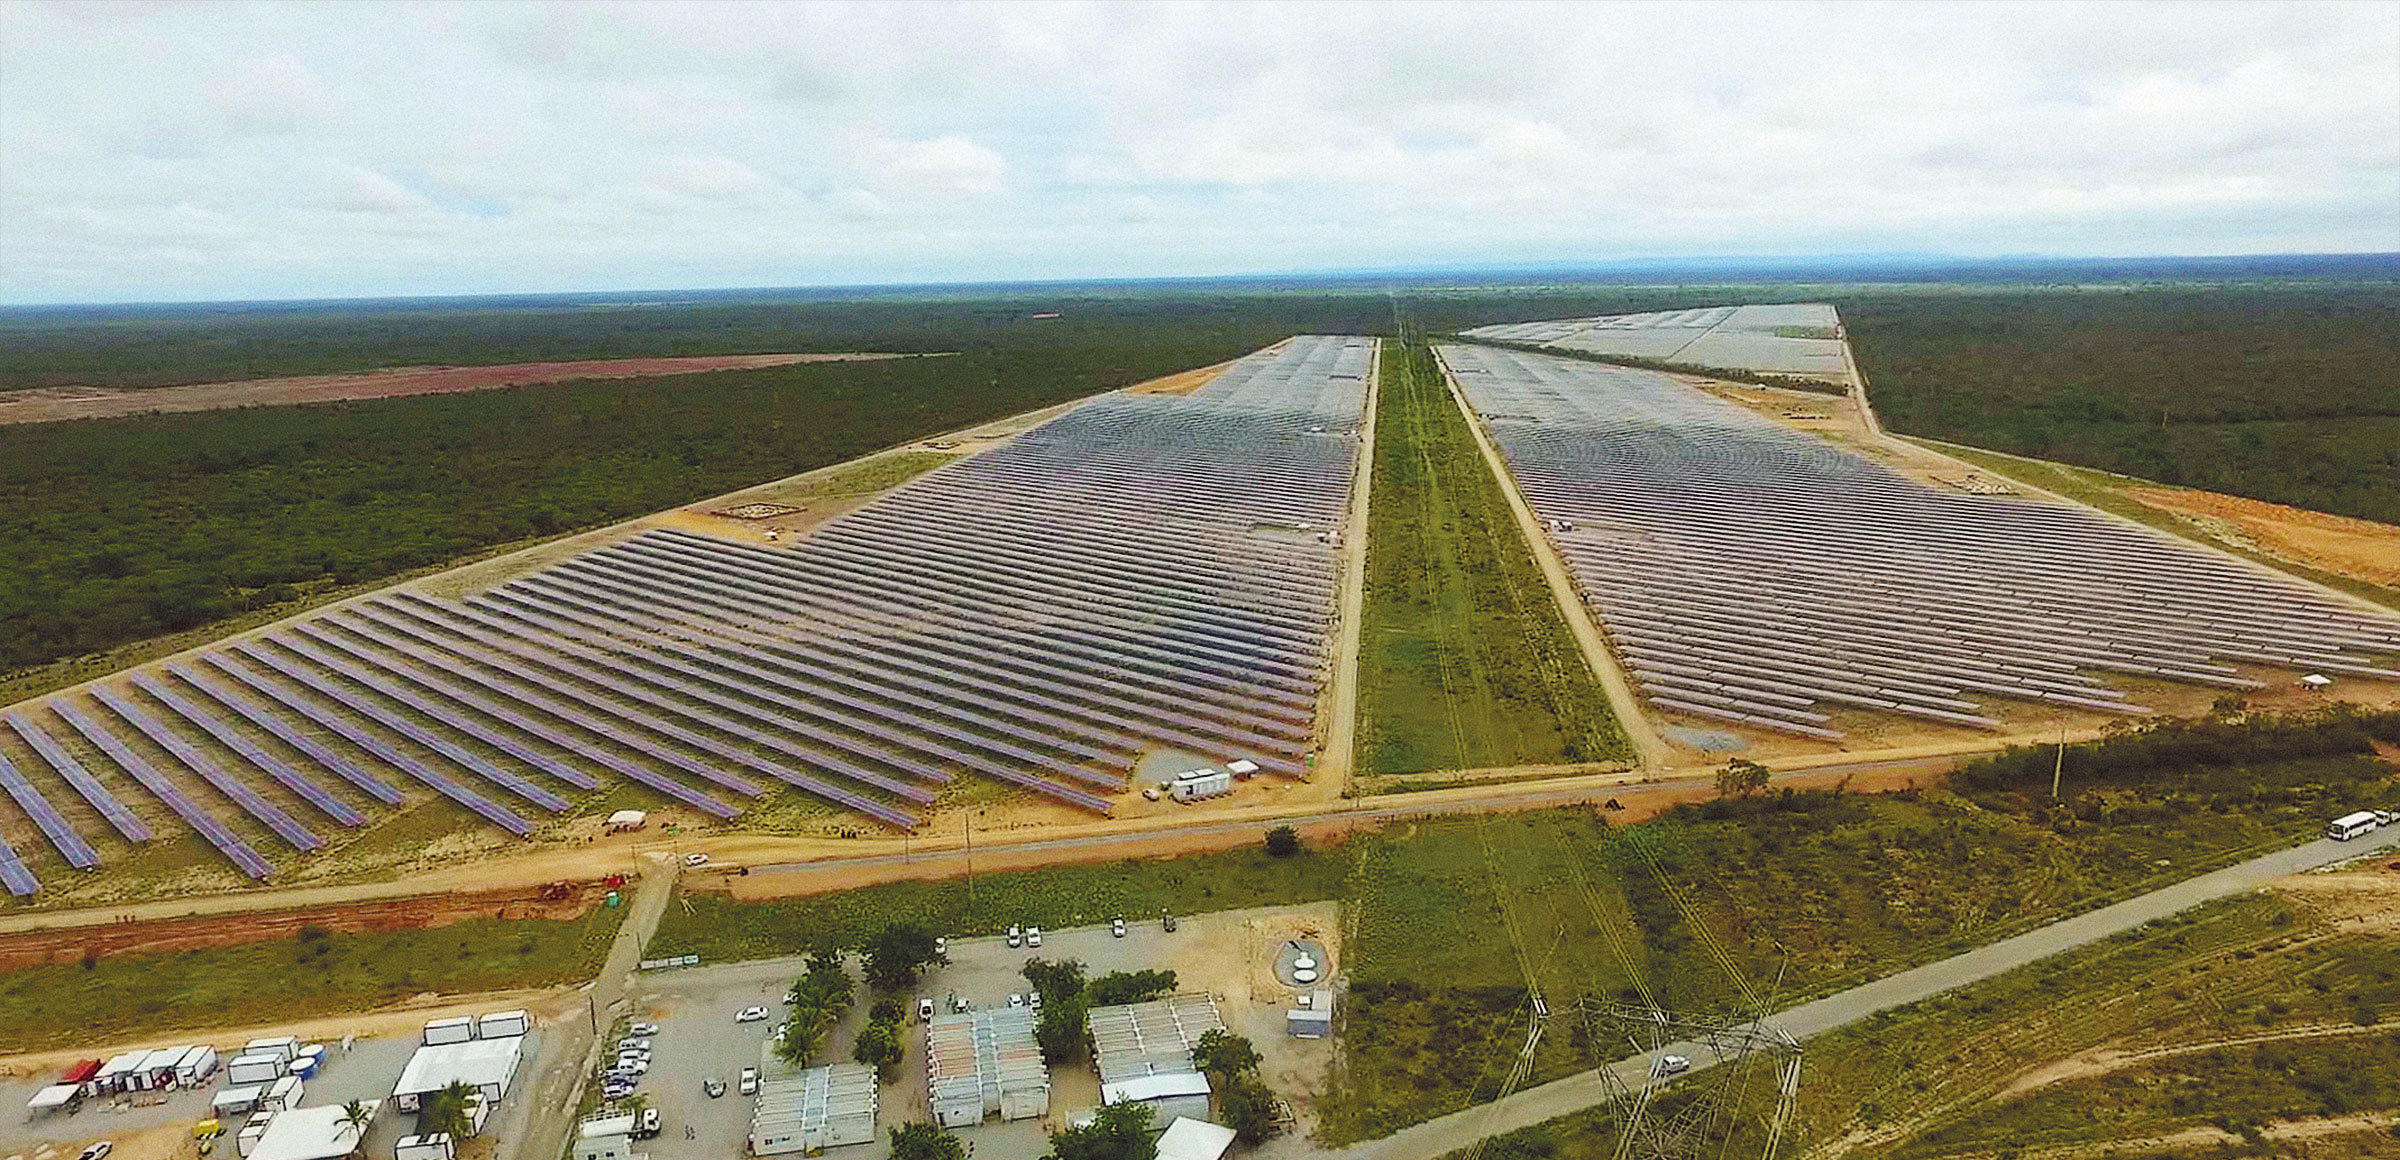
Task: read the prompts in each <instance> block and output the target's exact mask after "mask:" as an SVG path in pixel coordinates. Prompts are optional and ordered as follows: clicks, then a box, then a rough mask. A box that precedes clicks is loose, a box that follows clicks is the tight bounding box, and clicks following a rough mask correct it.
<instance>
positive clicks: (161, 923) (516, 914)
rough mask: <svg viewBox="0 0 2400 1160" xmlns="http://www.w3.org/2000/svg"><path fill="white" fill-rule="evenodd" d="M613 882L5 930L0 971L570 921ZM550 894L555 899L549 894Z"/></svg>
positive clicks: (0, 938)
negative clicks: (306, 938) (479, 921)
mask: <svg viewBox="0 0 2400 1160" xmlns="http://www.w3.org/2000/svg"><path fill="white" fill-rule="evenodd" d="M607 892H608V887H606V886H604V885H601V884H598V883H583V884H575V885H571V886H568V887H566V888H565V889H563V890H561V889H559V888H557V887H538V886H537V887H524V888H519V889H515V890H493V891H484V892H480V893H464V894H432V895H423V896H420V897H415V898H388V899H378V900H373V901H364V902H345V903H340V904H338V905H331V906H309V907H298V908H294V909H290V910H265V911H253V912H250V913H246V914H208V915H193V916H190V917H188V918H168V919H156V920H152V921H146V922H117V923H101V924H98V925H92V926H74V927H61V928H51V929H34V930H25V931H16V932H12V933H8V934H0V971H13V970H17V969H20V968H23V967H38V966H43V965H45V964H50V963H72V962H80V961H82V960H84V959H87V958H104V957H107V956H109V955H128V954H150V953H156V952H160V951H187V950H196V949H199V948H202V947H223V946H238V945H240V944H242V943H253V942H269V941H273V940H277V939H290V938H296V937H298V936H299V934H300V928H302V927H306V926H316V927H322V928H324V929H325V930H327V931H331V932H335V933H342V934H347V933H352V932H356V931H391V930H418V929H426V928H431V927H439V926H450V925H452V924H455V923H461V922H466V921H467V920H469V919H476V918H506V919H525V918H543V919H569V918H575V917H577V916H579V915H582V914H583V913H584V912H586V911H589V910H590V909H591V908H592V907H593V906H595V905H597V904H598V903H599V901H600V899H601V897H602V896H603V895H605V894H606V893H607ZM545 895H549V897H545Z"/></svg>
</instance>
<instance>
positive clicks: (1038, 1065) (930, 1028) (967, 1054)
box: [925, 1007, 1050, 1128]
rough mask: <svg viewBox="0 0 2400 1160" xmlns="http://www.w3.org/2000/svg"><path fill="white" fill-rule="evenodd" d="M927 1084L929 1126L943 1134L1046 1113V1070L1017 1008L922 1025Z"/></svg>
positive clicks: (1025, 1014) (1029, 1018)
mask: <svg viewBox="0 0 2400 1160" xmlns="http://www.w3.org/2000/svg"><path fill="white" fill-rule="evenodd" d="M925 1046H926V1062H925V1070H926V1079H927V1087H928V1088H929V1089H930V1091H931V1093H932V1103H933V1118H934V1122H935V1123H938V1124H940V1125H941V1126H943V1127H945V1128H957V1127H964V1126H966V1125H969V1124H979V1123H982V1122H983V1119H984V1117H985V1116H988V1115H993V1114H997V1115H999V1117H1000V1118H1001V1119H1004V1120H1024V1119H1031V1118H1032V1117H1035V1116H1041V1115H1047V1114H1048V1113H1049V1111H1050V1069H1049V1068H1048V1067H1047V1066H1045V1065H1044V1064H1043V1063H1042V1049H1041V1046H1040V1045H1039V1044H1037V1043H1035V1042H1034V1038H1033V1013H1032V1012H1031V1011H1028V1010H1026V1009H1024V1008H1022V1007H1009V1008H1003V1009H1000V1010H994V1011H969V1012H966V1013H964V1014H959V1015H940V1016H936V1017H935V1018H934V1020H933V1021H932V1022H931V1023H929V1024H927V1025H926V1028H925Z"/></svg>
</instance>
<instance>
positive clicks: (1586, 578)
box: [1441, 346, 2400, 740]
mask: <svg viewBox="0 0 2400 1160" xmlns="http://www.w3.org/2000/svg"><path fill="white" fill-rule="evenodd" d="M1441 356H1442V359H1443V361H1444V363H1445V364H1447V365H1448V366H1449V368H1450V369H1451V371H1452V374H1453V376H1454V378H1455V379H1456V381H1457V382H1458V384H1459V386H1460V388H1461V389H1462V390H1463V391H1464V392H1465V394H1466V397H1467V399H1468V401H1469V403H1470V404H1471V405H1472V406H1473V407H1474V408H1475V409H1476V411H1477V412H1478V413H1480V414H1481V415H1482V416H1483V418H1484V420H1485V422H1486V424H1487V425H1488V427H1489V429H1490V431H1491V433H1492V436H1493V438H1494V440H1495V441H1496V442H1497V443H1498V445H1499V447H1500V449H1501V452H1502V453H1503V455H1504V456H1505V458H1506V459H1507V461H1508V464H1509V468H1510V471H1511V473H1512V474H1514V476H1515V477H1516V479H1517V482H1518V485H1519V487H1520V488H1521V489H1522V491H1523V492H1524V494H1525V497H1526V499H1527V501H1528V502H1529V503H1530V504H1531V505H1532V506H1533V509H1534V511H1535V512H1536V514H1538V515H1539V516H1540V517H1541V518H1542V520H1543V521H1544V522H1545V523H1546V524H1548V525H1549V526H1550V527H1551V529H1552V531H1551V533H1550V534H1551V537H1552V539H1553V540H1554V541H1555V542H1556V544H1557V546H1558V549H1559V552H1560V554H1561V556H1562V557H1563V558H1564V559H1565V561H1566V563H1567V565H1568V568H1569V570H1570V571H1571V572H1572V573H1573V575H1574V577H1575V580H1576V583H1577V584H1578V585H1579V587H1580V588H1581V589H1582V591H1583V594H1584V596H1585V598H1586V599H1587V600H1588V601H1589V602H1590V603H1592V604H1593V605H1595V606H1596V607H1597V608H1598V610H1599V612H1600V615H1601V618H1602V619H1603V620H1604V621H1605V623H1606V627H1607V630H1608V635H1609V638H1610V641H1611V643H1612V645H1613V646H1614V647H1615V650H1616V652H1617V655H1618V656H1619V658H1620V659H1621V660H1622V661H1623V663H1624V665H1625V667H1626V668H1627V669H1628V670H1629V671H1630V673H1631V675H1632V676H1633V678H1634V679H1635V680H1636V681H1637V682H1638V683H1639V684H1640V686H1641V687H1642V689H1643V691H1644V693H1645V694H1646V695H1647V697H1648V698H1649V700H1650V701H1651V703H1652V704H1654V705H1656V706H1658V707H1660V708H1662V709H1668V710H1673V711H1676V712H1680V713H1687V714H1693V715H1697V716H1701V717H1708V718H1714V719H1718V720H1727V721H1736V722H1740V723H1742V724H1745V725H1750V726H1755V727H1759V728H1764V729H1771V730H1777V731H1781V732H1786V733H1793V734H1799V735H1803V736H1808V737H1816V738H1822V739H1827V740H1832V739H1838V738H1839V737H1841V736H1842V734H1841V731H1840V730H1839V729H1838V728H1836V727H1835V726H1834V724H1833V721H1832V718H1831V712H1833V711H1839V710H1860V709H1863V710H1870V711H1876V712H1882V713H1896V714H1903V715H1907V716H1912V717H1917V718H1922V719H1927V720H1933V721H1940V722H1944V723H1948V724H1955V725H1966V726H1975V727H1983V728H1994V727H1997V726H1999V724H2000V722H1999V720H1998V719H1997V718H1995V717H1993V716H1992V715H1991V711H1990V710H1989V709H1987V707H1986V701H1987V699H1988V698H1994V697H1998V698H2009V699H2014V700H2020V701H2028V702H2036V703H2044V704H2049V705H2053V706H2061V707H2066V708H2072V709H2078V710H2092V711H2099V712H2107V713H2121V714H2129V715H2131V714H2141V713H2146V712H2148V711H2149V710H2147V709H2146V708H2144V707H2143V706H2140V705H2137V704H2133V703H2131V702H2130V701H2128V700H2127V699H2126V697H2125V694H2124V693H2122V692H2121V691H2119V690H2117V689H2114V688H2112V687H2110V686H2109V684H2107V683H2106V682H2105V681H2104V680H2103V679H2102V677H2101V676H2100V675H2099V674H2108V673H2113V674H2124V675H2130V676H2136V677H2142V678H2163V679H2166V680H2171V681H2178V682H2189V683H2195V684H2199V685H2204V686H2213V687H2218V688H2225V689H2253V688H2258V687H2260V684H2261V682H2260V681H2259V680H2258V679H2257V678H2256V677H2254V676H2251V675H2248V674H2247V673H2245V671H2244V670H2243V669H2242V668H2240V667H2237V666H2240V665H2251V666H2267V667H2272V668H2281V669H2289V670H2296V671H2311V672H2325V673H2340V674H2349V675H2352V676H2358V677H2368V678H2375V679H2380V680H2400V671H2394V669H2393V668H2392V667H2391V658H2392V657H2393V655H2394V654H2396V653H2400V618H2394V617H2391V616H2387V615H2380V614H2377V613H2374V612H2371V611H2365V610H2362V609H2361V608H2359V607H2357V606H2355V605H2352V604H2349V603H2347V602H2345V601H2343V600H2341V599H2339V598H2337V597H2335V596H2333V595H2331V594H2328V593H2325V592H2323V591H2320V590H2318V589H2316V588H2314V587H2311V586H2309V585H2307V584H2304V583H2302V582H2300V581H2298V580H2295V579H2291V578H2288V577H2284V576H2280V575H2276V574H2272V573H2269V572H2266V571H2264V570H2261V569H2253V568H2250V567H2247V566H2244V565H2242V564H2240V563H2238V562H2235V561H2232V560H2228V559H2225V558H2223V557H2220V556H2218V555H2217V554H2215V553H2212V552H2209V551H2207V550H2205V549H2202V548H2199V547H2197V546H2195V545H2191V544H2187V543H2184V542H2183V541H2180V540H2177V539H2174V538H2173V537H2170V536H2167V535H2164V534H2162V533H2157V532H2153V531H2150V530H2149V529H2146V528H2140V527H2136V526H2132V525H2128V524H2122V523H2119V522H2116V521H2113V520H2110V519H2108V518H2106V517H2103V516H2101V515H2099V514H2097V513H2094V512H2089V511H2086V510H2084V509H2082V508H2077V507H2071V506H2066V505H2062V504H2057V503H2052V502H2047V501H2040V500H2033V499H2026V498H2019V497H1999V496H1985V495H1968V494H1957V493H1951V492H1942V491H1936V490H1933V489H1932V488H1929V487H1926V486H1924V485H1921V484H1918V483H1916V482H1914V481H1912V480H1909V479H1907V478H1905V477H1902V476H1900V475H1898V474H1896V473H1894V472H1892V471H1890V470H1889V469H1887V468H1885V467H1883V466H1881V465H1879V464H1876V463H1873V462H1870V461H1868V460H1866V459H1864V458H1861V457H1859V456H1856V455H1853V454H1850V453H1848V452H1846V451H1843V450H1841V449H1839V448H1837V447H1835V446H1834V445H1832V444H1830V443H1827V442H1825V441H1824V440H1822V439H1819V438H1817V437H1815V436H1813V435H1808V434H1804V433H1802V432H1798V431H1795V430H1792V429H1790V428H1786V427H1783V426H1780V425H1778V424H1776V423H1774V422H1772V421H1771V420H1768V419H1766V418H1764V417H1762V416H1760V415H1758V414H1756V413H1754V412H1752V411H1750V410H1748V409H1745V408H1743V407H1740V406H1737V405H1735V404H1732V403H1729V402H1725V401H1723V400H1721V399H1718V398H1715V397H1714V396H1711V395H1709V394H1707V393H1705V392H1702V391H1698V390H1694V389H1692V388H1689V387H1685V386H1683V385H1681V384H1678V383H1676V382H1674V381H1673V380H1671V379H1668V378H1665V377H1663V376H1659V375H1654V374H1649V373H1647V372H1642V371H1634V370H1621V369H1617V368H1613V367H1605V366H1599V365H1596V364H1592V363H1587V362H1579V361H1573V360H1569V359H1563V358H1555V357H1551V356H1546V355H1538V354H1526V353H1520V352H1515V351H1508V350H1499V349H1493V348H1488V347H1474V346H1445V347H1443V348H1442V349H1441Z"/></svg>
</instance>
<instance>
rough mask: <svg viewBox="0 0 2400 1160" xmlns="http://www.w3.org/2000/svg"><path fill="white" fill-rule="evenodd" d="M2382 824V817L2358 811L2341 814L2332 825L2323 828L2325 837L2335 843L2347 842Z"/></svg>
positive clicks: (2373, 813) (2373, 812)
mask: <svg viewBox="0 0 2400 1160" xmlns="http://www.w3.org/2000/svg"><path fill="white" fill-rule="evenodd" d="M2382 824H2383V815H2381V814H2378V813H2376V812H2375V811H2373V810H2360V811H2358V812H2357V813H2355V814H2343V815H2342V816H2341V817H2338V818H2335V819H2333V822H2332V824H2330V825H2328V826H2326V827H2325V836H2326V837H2328V838H2331V839H2333V840H2334V841H2336V842H2347V841H2349V840H2350V839H2352V838H2355V837H2358V836H2360V835H2361V834H2365V833H2368V832H2370V831H2372V830H2374V829H2375V827H2377V826H2380V825H2382Z"/></svg>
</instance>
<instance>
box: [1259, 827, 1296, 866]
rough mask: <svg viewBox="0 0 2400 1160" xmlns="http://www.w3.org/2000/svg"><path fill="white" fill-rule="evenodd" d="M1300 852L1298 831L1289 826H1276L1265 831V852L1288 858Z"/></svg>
mask: <svg viewBox="0 0 2400 1160" xmlns="http://www.w3.org/2000/svg"><path fill="white" fill-rule="evenodd" d="M1299 852H1300V831H1298V830H1295V829H1293V828H1292V827H1290V826H1277V827H1275V828H1274V829H1272V830H1269V831H1267V853H1269V854H1273V855H1275V856H1276V857H1278V858H1289V857H1291V856H1292V855H1294V854H1297V853H1299Z"/></svg>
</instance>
